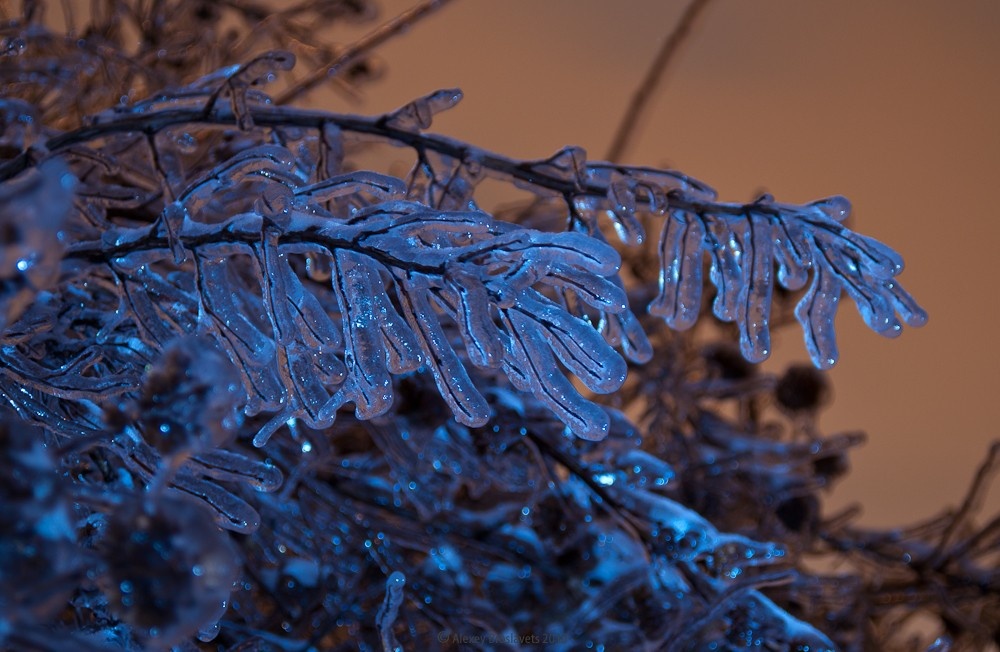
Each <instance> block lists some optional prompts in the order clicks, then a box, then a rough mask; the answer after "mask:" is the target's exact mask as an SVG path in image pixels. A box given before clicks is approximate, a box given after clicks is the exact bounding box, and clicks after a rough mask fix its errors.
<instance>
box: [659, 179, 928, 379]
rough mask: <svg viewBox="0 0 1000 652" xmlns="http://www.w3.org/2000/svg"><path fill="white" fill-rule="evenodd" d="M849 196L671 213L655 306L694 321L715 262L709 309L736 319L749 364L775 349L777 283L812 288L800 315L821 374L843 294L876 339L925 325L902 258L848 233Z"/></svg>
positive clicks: (675, 320)
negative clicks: (906, 283) (902, 281)
mask: <svg viewBox="0 0 1000 652" xmlns="http://www.w3.org/2000/svg"><path fill="white" fill-rule="evenodd" d="M849 213H850V202H848V201H847V200H846V199H845V198H843V197H830V198H828V199H824V200H820V201H817V202H813V203H811V204H806V205H804V206H796V205H790V204H779V203H775V202H773V201H772V200H771V198H770V197H766V196H765V197H763V198H761V199H760V200H758V201H756V202H754V203H752V204H748V205H745V206H739V205H735V204H713V203H711V202H703V203H702V204H701V205H699V206H698V208H697V210H689V209H682V208H675V209H672V210H671V211H670V214H669V216H668V217H667V218H666V219H665V220H664V225H663V229H662V233H661V236H660V265H661V267H660V292H659V294H658V295H657V297H656V298H655V299H654V300H653V302H652V303H651V304H650V305H649V311H650V313H652V314H654V315H658V316H660V317H663V319H664V320H665V321H666V322H667V324H668V325H670V326H671V327H673V328H676V329H678V330H684V329H687V328H690V327H691V326H693V325H694V323H695V322H696V321H697V319H698V316H699V313H700V307H701V291H702V278H701V266H702V259H703V257H704V255H705V254H707V255H708V257H709V260H710V262H711V267H710V271H709V279H710V280H711V282H712V284H713V285H714V286H715V288H716V296H715V300H714V302H713V312H714V313H715V316H716V317H718V318H719V319H721V320H723V321H727V322H735V323H736V325H737V326H738V328H739V333H740V349H741V351H742V352H743V355H744V357H746V358H747V360H750V361H752V362H759V361H762V360H764V359H766V358H767V357H768V356H769V355H770V353H771V344H770V326H769V320H770V313H771V297H772V291H773V288H774V283H775V278H774V277H775V274H774V269H775V267H777V275H776V276H777V282H778V283H780V284H781V285H782V286H783V287H785V288H787V289H789V290H797V289H799V288H802V287H804V286H805V285H806V284H807V283H808V282H809V278H810V276H811V278H812V282H811V284H810V285H809V288H808V289H807V291H806V292H805V294H804V295H803V297H802V298H801V300H800V301H799V303H798V305H797V306H796V309H795V314H796V317H797V319H798V321H799V323H800V324H801V325H802V328H803V334H804V336H805V343H806V349H807V350H808V352H809V355H810V357H811V358H812V360H813V363H814V364H815V365H816V366H817V367H819V368H822V369H826V368H829V367H831V366H833V364H834V363H835V362H836V361H837V357H838V354H837V345H836V337H835V333H834V317H835V316H836V312H837V307H838V304H839V301H840V296H841V294H843V293H846V294H847V296H848V297H850V298H851V300H852V301H853V302H854V304H855V305H856V306H857V308H858V312H859V313H860V315H861V317H862V319H863V320H864V322H865V324H866V325H868V327H869V328H871V329H872V330H873V331H875V332H876V333H879V334H881V335H884V336H886V337H895V336H897V335H899V334H900V332H901V331H902V324H904V323H905V324H907V325H909V326H922V325H923V324H924V323H926V321H927V314H926V312H924V310H923V309H922V308H920V306H919V305H917V303H916V302H915V301H914V300H913V298H912V297H911V296H910V295H909V294H908V293H906V291H905V290H903V289H902V287H901V286H900V285H899V283H898V281H896V280H895V278H894V277H895V276H896V275H898V274H899V273H900V272H901V271H902V269H903V260H902V258H901V257H900V256H899V254H898V253H896V252H895V251H893V250H892V249H890V248H889V247H887V246H885V245H884V244H882V243H880V242H878V241H876V240H874V239H872V238H868V237H866V236H862V235H859V234H857V233H854V232H852V231H850V230H849V229H847V228H846V227H845V226H844V225H843V224H842V222H843V221H844V219H845V218H846V217H847V215H848V214H849Z"/></svg>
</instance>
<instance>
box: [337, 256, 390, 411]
mask: <svg viewBox="0 0 1000 652" xmlns="http://www.w3.org/2000/svg"><path fill="white" fill-rule="evenodd" d="M334 268H335V276H334V280H333V287H334V290H335V291H336V293H337V300H338V302H339V304H340V307H341V309H342V310H343V311H344V312H343V319H342V322H343V328H344V341H345V343H346V351H345V353H344V359H345V362H346V364H347V371H348V374H350V382H351V383H352V385H351V387H352V389H353V390H355V391H354V392H353V393H352V394H351V398H352V399H353V400H354V402H355V405H356V413H357V416H358V418H359V419H370V418H372V417H374V416H377V415H379V414H382V413H384V412H385V411H386V410H388V409H389V406H390V405H391V404H392V381H391V380H390V379H389V370H388V369H387V368H386V365H385V357H386V352H385V345H384V343H383V341H382V333H381V330H380V328H379V323H378V311H377V310H376V309H375V297H376V296H377V295H378V294H380V293H383V292H384V289H383V288H382V281H381V280H380V279H379V278H378V272H377V271H376V270H375V269H373V267H372V263H371V262H370V261H368V260H366V259H365V258H364V257H362V256H359V255H358V254H355V253H353V252H350V251H338V252H337V253H336V254H335V255H334Z"/></svg>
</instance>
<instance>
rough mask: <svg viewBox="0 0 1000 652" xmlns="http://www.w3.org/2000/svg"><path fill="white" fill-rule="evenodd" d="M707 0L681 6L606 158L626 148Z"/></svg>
mask: <svg viewBox="0 0 1000 652" xmlns="http://www.w3.org/2000/svg"><path fill="white" fill-rule="evenodd" d="M709 2H711V0H692V1H691V3H690V4H688V6H687V7H686V8H685V9H684V13H683V14H681V17H680V20H678V21H677V24H676V25H675V26H674V29H673V31H671V32H670V33H669V34H667V38H666V39H665V40H664V41H663V45H661V46H660V51H659V52H657V53H656V58H655V59H653V62H652V63H651V64H650V66H649V69H648V70H647V71H646V76H645V77H644V78H643V80H642V83H640V84H639V87H638V88H636V90H635V93H634V94H633V95H632V101H631V102H630V103H629V105H628V108H627V109H626V110H625V115H624V116H622V120H621V122H620V123H619V124H618V131H617V132H616V133H615V138H614V140H613V141H611V147H610V148H609V149H608V154H607V157H606V158H607V160H608V161H611V162H612V163H617V162H618V161H620V160H621V157H622V156H624V155H625V153H626V152H627V151H628V147H629V145H630V144H631V139H632V136H633V135H634V134H635V131H636V126H637V125H638V123H639V118H640V117H641V115H642V112H643V110H644V109H645V108H646V106H647V105H648V103H649V100H650V98H652V97H653V93H654V91H655V90H656V87H657V85H659V83H660V80H662V79H663V72H664V70H666V68H667V65H668V64H669V63H670V60H671V59H672V58H673V56H674V55H675V54H676V53H677V52H678V51H679V50H680V47H681V45H682V44H683V43H684V40H685V39H686V38H687V37H688V35H689V34H690V33H691V27H692V26H693V25H694V22H695V20H697V18H698V15H699V14H701V12H702V11H703V10H704V9H705V7H706V6H708V3H709Z"/></svg>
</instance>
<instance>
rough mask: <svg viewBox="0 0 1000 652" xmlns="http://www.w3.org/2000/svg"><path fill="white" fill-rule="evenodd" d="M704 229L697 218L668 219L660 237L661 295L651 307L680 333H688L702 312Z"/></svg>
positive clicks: (677, 215)
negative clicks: (686, 331) (680, 331)
mask: <svg viewBox="0 0 1000 652" xmlns="http://www.w3.org/2000/svg"><path fill="white" fill-rule="evenodd" d="M704 238H705V227H704V225H703V224H702V221H701V219H700V218H699V217H698V216H697V215H691V214H675V215H671V216H670V217H669V218H667V219H666V220H665V222H664V225H663V232H662V234H661V236H660V261H661V263H662V265H663V267H662V268H661V270H660V293H659V295H657V297H656V298H655V299H654V300H653V302H652V303H650V304H649V312H650V313H651V314H654V315H657V316H660V317H663V318H664V320H666V322H667V324H668V325H670V326H671V327H672V328H676V329H677V330H687V329H688V328H691V327H692V326H693V325H694V323H695V322H696V321H697V320H698V314H699V312H700V311H701V288H702V281H701V267H702V243H703V241H704Z"/></svg>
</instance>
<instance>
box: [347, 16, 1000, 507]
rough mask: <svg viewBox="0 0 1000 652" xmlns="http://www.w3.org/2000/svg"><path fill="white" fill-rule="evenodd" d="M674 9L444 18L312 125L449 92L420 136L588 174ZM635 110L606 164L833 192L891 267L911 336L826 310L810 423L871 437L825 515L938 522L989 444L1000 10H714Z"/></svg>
mask: <svg viewBox="0 0 1000 652" xmlns="http://www.w3.org/2000/svg"><path fill="white" fill-rule="evenodd" d="M380 4H381V6H383V7H384V12H383V13H384V15H386V16H388V15H393V14H394V13H397V12H398V11H399V10H402V9H404V8H406V7H409V6H411V5H412V4H413V2H412V1H402V0H391V1H389V2H382V3H380ZM683 5H684V3H682V2H675V1H662V0H661V1H657V0H642V1H640V0H634V1H622V2H606V1H599V0H504V1H503V2H487V1H485V0H458V1H457V2H455V3H453V4H451V5H449V6H448V7H446V8H445V9H443V10H441V12H440V13H439V14H437V15H435V16H434V17H432V18H431V19H429V20H428V21H426V22H425V23H423V24H421V25H419V26H417V27H415V28H414V29H412V30H411V31H410V32H409V33H408V34H406V35H405V36H404V37H402V38H400V39H397V40H395V41H394V42H392V43H390V44H389V45H387V46H385V47H384V48H382V49H381V50H380V51H379V57H380V58H381V59H382V60H384V61H385V63H386V65H387V70H386V76H385V78H384V80H383V81H381V82H379V83H378V84H376V85H374V86H373V87H369V88H366V90H365V98H364V101H363V103H362V104H360V105H357V104H354V105H352V104H349V103H346V102H345V101H344V100H342V99H334V100H332V105H331V106H330V107H329V108H331V109H333V110H339V111H350V112H363V113H371V112H381V111H385V110H389V109H391V108H395V107H397V106H399V105H402V104H405V103H406V102H407V101H409V100H411V99H413V98H414V97H417V96H420V95H423V94H425V93H427V92H429V91H431V90H434V89H437V88H447V87H455V86H457V87H460V88H462V89H463V90H464V92H465V99H464V101H463V102H462V103H461V105H459V106H458V107H457V108H455V109H453V110H452V111H451V112H449V113H447V114H443V115H441V116H439V117H438V119H437V120H436V121H435V125H434V127H433V131H435V132H438V133H443V134H446V135H449V136H454V137H457V138H462V139H466V140H469V141H471V142H474V143H476V144H478V145H480V146H483V147H486V148H490V149H494V150H499V151H501V152H503V153H504V154H507V155H511V156H516V157H522V158H541V157H545V156H548V155H549V154H551V153H553V152H554V151H556V150H557V149H559V148H560V147H562V146H564V145H568V144H576V145H580V146H583V147H584V148H585V149H586V150H587V151H588V153H589V155H590V157H591V158H595V159H598V158H601V157H602V156H603V155H604V154H605V152H606V151H607V148H608V146H609V144H610V142H611V137H612V134H613V133H614V129H615V127H616V125H617V123H618V120H619V117H620V116H621V115H622V113H623V112H624V109H625V106H626V105H627V103H628V100H629V97H630V95H631V93H632V91H633V89H634V88H635V86H636V85H637V83H638V81H639V79H640V78H641V77H642V75H643V73H644V71H645V68H646V66H647V65H648V63H649V62H650V61H651V59H652V57H653V56H654V53H655V52H656V50H657V48H658V47H659V44H660V41H661V40H662V38H663V36H664V35H665V34H666V33H667V32H668V31H669V30H670V28H671V26H672V25H673V23H674V21H675V19H676V18H677V16H678V15H679V14H680V11H681V9H682V7H683ZM650 109H651V110H650V111H649V114H648V118H647V119H646V120H645V121H644V123H643V125H642V129H641V134H640V137H639V138H638V139H637V142H636V146H635V147H634V148H633V149H632V150H631V151H630V152H629V154H628V155H627V156H626V160H625V162H627V163H633V164H642V165H654V166H669V167H674V168H677V169H680V170H683V171H684V172H686V173H688V174H691V175H694V176H696V177H698V178H700V179H702V180H704V181H706V182H707V183H709V184H710V185H712V186H714V187H715V188H717V189H718V190H719V191H720V195H721V197H722V198H723V199H725V200H730V201H745V200H749V199H751V198H752V197H754V196H755V195H756V194H757V193H759V192H760V191H761V190H767V191H768V192H771V193H772V194H774V195H775V196H776V198H777V199H778V200H779V201H789V202H805V201H809V200H812V199H817V198H820V197H824V196H828V195H833V194H843V195H846V196H848V197H849V198H850V199H851V201H852V202H853V204H854V208H855V214H854V217H853V227H854V228H855V229H857V230H859V231H861V232H863V233H865V234H867V235H870V236H873V237H876V238H878V239H880V240H883V241H885V242H887V243H888V244H890V245H891V246H892V247H894V248H895V249H897V250H898V251H900V252H901V253H902V254H903V256H904V257H905V259H906V261H907V269H906V271H904V272H903V275H902V277H901V280H902V282H903V284H904V286H905V287H906V288H907V289H909V290H910V292H911V293H912V294H914V295H915V296H916V297H917V299H918V300H919V301H920V302H921V303H922V304H923V306H924V307H925V308H926V309H927V310H928V311H929V312H930V315H931V320H930V323H929V324H928V325H927V326H925V327H924V328H923V329H918V330H908V331H907V332H905V333H904V334H903V336H902V337H901V338H900V339H897V340H885V339H883V338H881V337H879V336H877V335H875V334H873V333H871V332H869V331H868V330H867V329H866V328H865V326H864V325H863V324H862V322H861V320H860V318H859V317H858V316H857V313H856V311H855V310H854V307H853V304H852V303H849V302H848V301H847V300H846V299H845V302H844V303H843V308H842V309H841V311H840V316H839V318H838V324H837V329H838V333H839V343H840V352H841V361H840V362H839V363H838V364H837V366H836V367H835V369H834V370H833V371H832V372H831V376H832V380H833V384H834V389H835V393H836V399H835V402H834V404H833V406H832V407H831V408H830V409H829V410H828V411H827V412H826V413H825V414H824V416H823V420H822V425H823V427H824V430H825V431H827V432H831V433H832V432H836V431H839V430H846V429H859V428H860V429H864V430H866V431H867V432H868V433H869V436H870V439H869V443H868V444H867V445H866V446H865V447H864V448H862V449H860V450H858V451H857V452H856V453H855V455H854V456H853V458H852V459H853V469H852V472H851V474H850V475H849V476H848V478H847V479H846V480H844V481H843V482H842V483H841V484H840V485H838V487H837V489H836V490H835V492H834V493H833V495H832V497H831V499H830V501H829V505H830V507H831V508H832V509H836V508H838V507H842V506H845V505H847V504H849V503H852V502H855V501H861V502H863V503H864V506H865V512H864V516H863V519H862V522H865V523H869V524H877V525H895V524H902V523H905V522H908V521H912V520H914V519H917V518H920V517H922V516H927V515H930V514H931V513H932V512H935V511H936V510H938V509H939V508H941V507H944V506H946V505H950V504H955V503H957V502H958V501H959V500H960V498H961V496H962V495H963V493H964V491H965V489H966V487H967V486H968V484H969V481H970V479H971V476H972V473H973V472H974V470H975V468H976V465H977V463H978V462H979V461H980V460H981V459H982V457H983V455H984V453H985V452H986V449H987V447H988V445H989V442H990V441H991V440H993V439H995V438H1000V428H998V427H997V425H996V416H995V415H996V413H997V406H998V404H1000V397H996V396H995V393H996V391H997V390H998V389H1000V383H998V382H997V377H998V370H1000V353H998V348H1000V344H998V341H997V338H996V331H997V316H998V315H997V308H996V305H997V299H996V294H997V283H998V281H1000V278H998V275H997V273H996V272H995V268H994V264H1000V263H998V262H997V261H996V257H995V254H994V253H993V252H994V250H995V249H996V247H997V246H998V244H1000V226H998V225H1000V202H996V201H994V195H995V194H996V191H997V190H1000V123H998V120H997V118H998V116H1000V2H996V0H962V1H952V2H947V3H946V2H940V1H932V0H870V1H865V2H802V1H801V0H754V1H752V2H751V1H747V0H716V1H715V2H714V3H712V4H711V5H710V7H709V8H708V10H707V11H706V12H705V14H704V15H703V16H702V17H701V19H700V21H699V23H698V25H697V27H696V30H695V32H694V34H693V35H692V37H691V38H690V40H689V41H688V42H687V44H686V46H685V48H684V49H683V51H682V52H681V54H680V56H679V58H678V59H676V60H675V61H674V62H673V65H672V68H671V70H670V72H669V74H668V76H667V78H666V79H665V81H664V83H663V86H662V87H661V91H660V92H659V93H658V95H657V97H656V98H655V100H654V101H653V103H652V105H651V107H650ZM774 348H775V349H776V352H775V358H776V360H775V361H774V363H773V364H774V365H775V368H781V367H782V366H783V365H784V364H785V363H786V362H787V361H788V360H790V359H793V358H794V359H805V357H806V356H805V351H804V347H803V344H802V340H801V333H800V332H799V331H792V330H791V329H789V330H787V331H785V332H784V334H783V335H782V336H781V337H779V338H777V340H776V342H775V347H774ZM990 506H991V507H992V509H997V508H998V507H1000V490H994V491H993V492H992V496H991V500H990Z"/></svg>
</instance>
